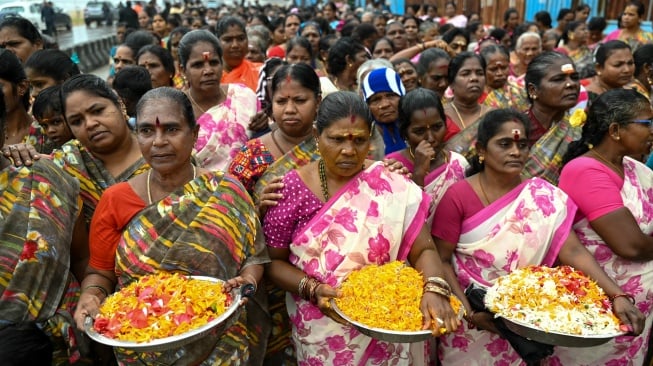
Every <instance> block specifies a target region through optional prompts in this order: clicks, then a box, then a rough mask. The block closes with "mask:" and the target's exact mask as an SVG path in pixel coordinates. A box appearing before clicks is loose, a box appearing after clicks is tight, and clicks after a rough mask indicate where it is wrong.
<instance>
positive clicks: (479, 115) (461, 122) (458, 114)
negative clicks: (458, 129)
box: [451, 100, 483, 129]
mask: <svg viewBox="0 0 653 366" xmlns="http://www.w3.org/2000/svg"><path fill="white" fill-rule="evenodd" d="M451 108H453V111H454V112H456V116H457V117H458V120H460V124H462V125H463V129H465V128H467V126H466V125H465V120H464V119H463V117H462V116H461V115H460V112H458V108H457V107H456V103H455V102H454V101H453V100H452V101H451ZM482 112H483V106H481V107H480V108H479V109H478V118H481V113H482Z"/></svg>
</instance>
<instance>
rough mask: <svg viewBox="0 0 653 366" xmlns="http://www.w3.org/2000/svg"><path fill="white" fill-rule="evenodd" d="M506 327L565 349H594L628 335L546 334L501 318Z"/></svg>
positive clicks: (516, 321) (523, 335) (521, 323)
mask: <svg viewBox="0 0 653 366" xmlns="http://www.w3.org/2000/svg"><path fill="white" fill-rule="evenodd" d="M501 319H502V320H503V322H504V323H505V324H506V327H508V329H510V330H511V331H513V332H515V333H517V334H518V335H520V336H522V337H525V338H528V339H532V340H534V341H538V342H540V343H544V344H551V345H554V346H563V347H593V346H598V345H600V344H603V343H606V342H608V341H609V340H611V339H612V338H614V337H618V336H621V335H624V334H626V332H617V333H614V334H600V335H577V334H568V333H559V332H546V331H544V330H542V329H538V328H535V327H533V326H532V325H530V324H526V323H523V322H520V321H518V320H514V319H507V318H503V317H502V318H501Z"/></svg>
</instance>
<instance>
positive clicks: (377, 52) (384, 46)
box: [372, 39, 395, 60]
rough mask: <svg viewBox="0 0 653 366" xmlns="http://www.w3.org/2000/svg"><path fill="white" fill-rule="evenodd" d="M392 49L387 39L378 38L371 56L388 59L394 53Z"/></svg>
mask: <svg viewBox="0 0 653 366" xmlns="http://www.w3.org/2000/svg"><path fill="white" fill-rule="evenodd" d="M394 54H395V53H394V51H393V50H392V46H391V45H390V43H389V42H388V41H386V40H385V39H383V40H380V41H378V42H376V45H375V46H374V50H373V51H372V58H374V59H377V58H383V59H386V60H389V59H390V57H392V55H394Z"/></svg>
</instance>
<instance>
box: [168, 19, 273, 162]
mask: <svg viewBox="0 0 653 366" xmlns="http://www.w3.org/2000/svg"><path fill="white" fill-rule="evenodd" d="M234 27H237V26H232V27H231V28H230V29H234ZM245 43H247V42H245ZM222 60H223V57H222V48H221V47H220V41H219V40H218V39H217V38H216V37H215V36H214V35H212V34H211V33H209V32H208V31H206V30H194V31H191V32H188V33H186V34H185V35H184V37H183V38H182V39H181V42H180V43H179V61H180V63H181V69H182V71H183V73H184V75H185V77H186V80H187V82H188V90H187V91H186V94H187V95H188V98H189V99H190V101H191V103H192V104H193V112H194V115H195V116H197V124H198V125H199V126H200V130H199V137H198V139H197V142H196V143H195V150H196V152H197V155H196V158H197V159H198V162H199V165H200V166H202V167H204V168H207V169H211V170H216V169H217V170H224V169H225V168H226V167H227V165H228V164H229V161H231V159H232V158H233V157H234V156H235V155H236V153H237V152H238V150H239V149H240V148H241V147H242V146H243V145H244V144H245V142H246V141H247V140H248V132H247V128H248V126H249V124H250V119H251V118H252V116H254V115H255V114H256V112H257V110H258V102H257V99H256V94H254V92H253V91H251V90H250V89H249V88H247V87H245V86H243V85H240V84H224V85H221V84H220V80H222V79H223V78H222V72H223V64H222ZM257 77H258V76H257ZM263 127H267V126H263Z"/></svg>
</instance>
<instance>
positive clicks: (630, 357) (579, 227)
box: [551, 157, 653, 366]
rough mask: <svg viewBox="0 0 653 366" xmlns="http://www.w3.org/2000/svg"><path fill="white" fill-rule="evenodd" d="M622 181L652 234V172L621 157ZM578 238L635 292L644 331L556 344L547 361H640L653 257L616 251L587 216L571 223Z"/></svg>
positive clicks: (651, 302) (652, 311) (650, 316)
mask: <svg viewBox="0 0 653 366" xmlns="http://www.w3.org/2000/svg"><path fill="white" fill-rule="evenodd" d="M623 166H624V173H625V175H624V185H623V187H622V189H621V198H622V199H623V202H624V206H625V207H626V208H628V210H630V212H631V213H632V214H633V217H635V220H637V223H638V224H639V228H640V229H641V230H642V232H643V233H644V234H646V235H651V234H653V172H651V170H650V169H649V168H648V167H646V165H644V164H642V163H640V162H638V161H636V160H634V159H631V158H629V157H624V160H623ZM574 230H575V231H576V234H578V237H579V238H580V240H581V242H582V243H583V244H584V245H585V247H587V249H588V250H589V251H590V253H592V255H593V256H594V258H596V261H597V262H598V263H599V265H600V266H601V268H603V270H604V271H605V273H607V274H608V276H610V278H612V279H613V280H614V281H615V282H616V283H617V284H618V285H619V286H620V287H621V289H622V290H623V291H624V292H626V293H628V294H630V295H633V296H635V301H636V306H637V307H638V308H639V310H640V311H641V312H642V313H644V315H645V316H646V324H645V328H644V331H643V332H642V334H641V335H639V336H638V337H633V336H627V335H626V336H621V337H616V338H614V339H613V340H611V341H610V342H608V343H606V344H602V345H600V346H595V347H589V348H572V349H570V348H561V347H557V348H556V351H555V353H554V355H553V356H552V362H551V365H572V364H578V363H579V361H581V362H582V364H583V365H597V366H598V365H607V366H621V365H638V366H639V365H642V363H643V361H644V358H645V356H646V352H647V350H648V342H649V337H650V333H651V323H652V322H653V261H632V260H628V259H625V258H622V257H620V256H618V255H616V254H615V253H614V252H613V251H612V249H610V247H609V246H608V245H607V244H606V243H605V242H604V241H603V239H601V237H600V236H599V235H598V234H597V233H596V232H595V231H594V230H593V229H592V227H591V226H590V223H589V222H588V220H587V218H584V219H582V220H581V221H579V222H577V223H576V224H575V225H574Z"/></svg>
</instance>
